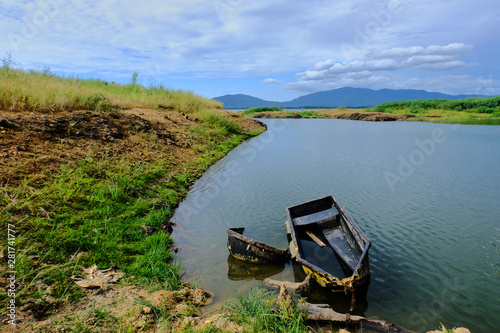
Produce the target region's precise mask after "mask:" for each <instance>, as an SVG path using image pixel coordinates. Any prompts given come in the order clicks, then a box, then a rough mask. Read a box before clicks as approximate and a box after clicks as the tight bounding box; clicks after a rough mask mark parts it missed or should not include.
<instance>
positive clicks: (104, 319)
mask: <svg viewBox="0 0 500 333" xmlns="http://www.w3.org/2000/svg"><path fill="white" fill-rule="evenodd" d="M91 312H92V313H91V319H92V320H93V324H94V325H95V326H98V327H103V326H106V325H110V324H114V323H117V322H118V320H117V319H116V318H115V317H113V316H112V315H111V314H110V312H109V311H106V310H103V309H100V308H96V309H93V310H92V311H91Z"/></svg>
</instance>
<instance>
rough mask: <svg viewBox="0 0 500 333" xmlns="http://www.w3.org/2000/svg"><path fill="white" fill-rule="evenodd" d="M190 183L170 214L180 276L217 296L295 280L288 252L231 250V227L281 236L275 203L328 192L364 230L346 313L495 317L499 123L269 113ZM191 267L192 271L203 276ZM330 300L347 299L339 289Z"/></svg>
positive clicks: (468, 322)
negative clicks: (273, 261) (366, 277)
mask: <svg viewBox="0 0 500 333" xmlns="http://www.w3.org/2000/svg"><path fill="white" fill-rule="evenodd" d="M263 122H265V123H266V124H267V125H268V131H267V132H265V133H263V134H261V135H260V136H258V137H256V138H253V139H251V140H249V141H246V142H244V143H242V144H241V145H240V146H238V147H237V148H235V149H234V150H233V151H231V152H230V153H229V154H228V155H227V156H226V157H225V158H224V159H222V160H221V161H219V162H218V163H216V164H215V165H213V166H212V167H211V168H210V169H209V170H208V171H207V172H206V173H205V174H204V175H203V177H201V178H200V179H199V180H198V181H197V182H196V183H195V184H194V186H193V187H192V189H191V190H190V192H189V194H188V196H187V198H186V200H185V201H183V202H182V203H181V204H180V206H179V208H178V210H177V211H176V214H175V216H174V217H173V221H175V222H176V223H178V224H180V226H179V227H178V228H175V230H174V233H173V237H174V239H175V242H176V246H178V247H179V252H178V254H177V258H178V259H180V260H181V261H182V266H183V268H184V269H185V271H186V273H185V278H186V279H187V280H189V281H198V280H199V281H200V283H199V285H200V287H203V288H205V289H207V290H210V291H212V292H214V293H215V295H216V297H215V303H216V304H222V303H224V302H225V301H226V300H228V299H229V298H231V297H234V295H235V294H234V293H235V291H236V290H238V289H239V290H240V291H241V292H242V293H243V294H245V293H246V292H247V291H248V289H249V288H250V287H252V286H262V283H261V279H262V278H263V277H266V276H272V278H273V279H276V280H289V281H294V280H300V278H301V276H300V272H299V273H298V272H297V269H296V267H293V266H292V265H290V264H287V265H285V266H281V267H280V266H270V267H267V268H266V267H260V266H257V267H255V265H253V266H252V265H244V264H242V263H241V262H239V261H235V260H232V258H230V257H229V256H228V250H227V246H226V242H227V234H226V230H227V228H229V227H247V229H248V232H249V235H250V236H251V237H253V238H255V239H257V240H259V241H262V242H265V243H267V244H270V245H273V246H276V247H279V248H282V249H285V248H287V238H286V230H285V226H284V221H285V220H286V213H285V208H286V207H288V206H292V205H296V204H299V203H302V202H306V201H309V200H313V199H316V198H320V197H323V196H326V195H334V196H335V197H336V199H337V201H338V202H339V203H340V204H341V205H344V206H346V208H347V210H348V212H349V213H350V214H351V215H352V217H353V218H354V220H355V221H356V222H357V223H358V225H359V226H360V227H361V229H362V230H363V231H364V233H365V234H366V235H367V236H368V237H369V238H370V240H371V241H372V243H373V246H372V248H371V249H370V270H371V278H370V284H369V288H368V292H367V295H366V300H361V301H360V302H359V304H358V308H357V310H356V312H357V313H358V314H362V315H364V316H367V317H370V318H379V319H383V320H387V321H391V322H393V323H395V324H398V325H401V326H404V327H406V328H409V329H413V330H415V331H418V332H422V331H424V332H425V331H426V330H430V329H437V328H439V326H440V322H442V323H443V324H444V325H445V326H446V327H448V328H451V327H453V326H465V327H467V328H469V329H470V330H471V331H472V332H491V331H495V330H497V328H498V327H500V316H498V314H499V313H500V301H499V300H500V275H499V274H498V273H497V271H496V270H495V268H494V265H496V266H498V267H500V254H499V253H497V251H496V249H495V247H494V245H493V243H496V244H500V240H499V238H500V223H499V221H500V220H499V217H500V204H499V203H500V177H499V176H500V172H499V171H500V169H499V167H500V127H498V126H471V125H452V124H431V123H417V122H380V123H376V122H363V121H350V120H338V119H266V120H264V121H263ZM200 277H201V279H200ZM328 303H330V304H332V306H333V307H334V308H336V310H338V311H342V310H343V311H347V309H348V305H346V304H347V303H348V300H346V299H345V298H343V297H341V296H335V295H331V296H330V298H329V299H328Z"/></svg>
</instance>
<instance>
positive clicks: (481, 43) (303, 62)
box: [0, 0, 500, 101]
mask: <svg viewBox="0 0 500 333" xmlns="http://www.w3.org/2000/svg"><path fill="white" fill-rule="evenodd" d="M0 53H1V55H0V59H4V60H6V59H9V57H10V59H12V61H13V63H14V64H15V65H16V66H18V67H23V68H34V69H44V68H50V70H51V71H52V72H53V73H55V74H57V75H61V76H72V77H79V78H96V79H102V80H106V81H114V82H117V83H123V84H125V83H130V82H131V80H132V75H133V73H134V72H137V73H139V76H138V79H137V82H138V83H139V84H142V85H144V86H151V85H155V86H158V85H162V86H164V87H166V88H173V89H185V90H190V91H193V92H195V93H197V94H199V95H202V96H206V97H209V98H213V97H217V96H221V95H226V94H237V93H241V94H247V95H252V96H255V97H259V98H262V99H266V100H273V101H287V100H291V99H293V98H296V97H298V96H302V95H305V94H309V93H313V92H317V91H324V90H330V89H336V88H341V87H360V88H371V89H383V88H389V89H424V90H428V91H436V92H442V93H447V94H482V95H500V63H499V62H498V58H499V55H500V2H499V1H496V0H476V1H470V0H382V1H377V0H370V1H369V0H327V1H323V0H308V1H305V0H296V1H282V0H275V1H269V0H267V1H262V0H251V1H243V0H204V1H201V0H163V1H159V0H150V1H147V2H139V1H130V0H101V1H89V0H36V1H28V0H0Z"/></svg>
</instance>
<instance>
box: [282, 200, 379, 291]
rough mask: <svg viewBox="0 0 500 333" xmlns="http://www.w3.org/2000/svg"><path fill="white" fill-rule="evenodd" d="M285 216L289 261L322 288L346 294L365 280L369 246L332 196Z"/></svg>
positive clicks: (300, 207) (301, 206) (303, 205)
mask: <svg viewBox="0 0 500 333" xmlns="http://www.w3.org/2000/svg"><path fill="white" fill-rule="evenodd" d="M286 212H287V216H288V220H287V221H286V222H285V224H286V228H287V233H288V236H289V239H290V244H289V248H290V254H291V257H292V259H293V260H295V261H296V262H297V263H298V264H300V265H301V266H302V269H303V270H304V271H305V272H306V273H307V274H311V275H312V276H313V278H314V279H315V280H316V281H317V282H318V283H319V284H320V285H321V286H323V287H328V288H330V289H332V290H333V291H345V290H346V289H350V290H352V289H356V288H357V287H359V286H360V285H361V284H363V283H364V282H366V281H367V280H368V276H369V274H370V270H369V263H368V250H369V249H370V246H371V242H370V240H368V238H367V237H366V235H365V234H364V233H363V231H361V229H360V228H359V227H358V225H357V224H356V223H355V222H354V220H353V219H352V218H351V217H350V215H349V214H348V213H347V212H346V211H345V209H344V208H342V207H340V206H339V205H338V203H337V201H336V200H335V198H334V197H333V196H327V197H324V198H320V199H317V200H313V201H309V202H306V203H303V204H300V205H296V206H292V207H288V208H287V209H286Z"/></svg>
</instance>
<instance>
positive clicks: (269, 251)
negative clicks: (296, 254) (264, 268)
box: [227, 228, 289, 264]
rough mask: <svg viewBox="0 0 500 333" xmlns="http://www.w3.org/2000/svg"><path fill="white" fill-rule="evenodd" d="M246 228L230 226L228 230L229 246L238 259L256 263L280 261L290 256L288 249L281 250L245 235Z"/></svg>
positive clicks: (231, 252)
mask: <svg viewBox="0 0 500 333" xmlns="http://www.w3.org/2000/svg"><path fill="white" fill-rule="evenodd" d="M244 230H245V228H229V229H228V230H227V234H228V238H227V247H228V249H229V253H230V254H231V255H232V256H233V257H235V258H236V259H239V260H243V261H247V262H251V263H256V264H267V263H280V262H285V261H286V260H288V258H289V252H288V250H281V249H277V248H275V247H272V246H269V245H267V244H264V243H261V242H258V241H255V240H253V239H251V238H250V237H247V236H244V235H243V231H244Z"/></svg>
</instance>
